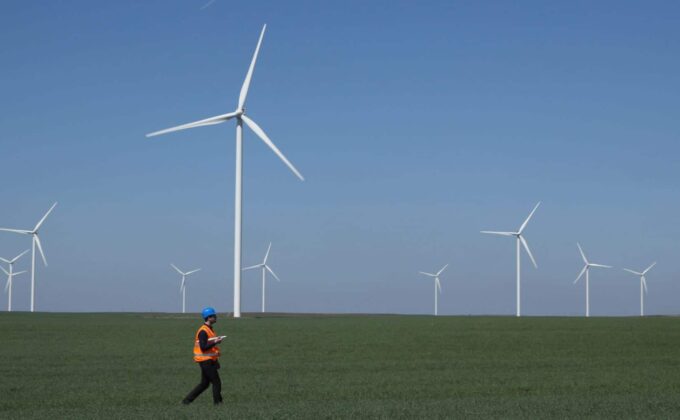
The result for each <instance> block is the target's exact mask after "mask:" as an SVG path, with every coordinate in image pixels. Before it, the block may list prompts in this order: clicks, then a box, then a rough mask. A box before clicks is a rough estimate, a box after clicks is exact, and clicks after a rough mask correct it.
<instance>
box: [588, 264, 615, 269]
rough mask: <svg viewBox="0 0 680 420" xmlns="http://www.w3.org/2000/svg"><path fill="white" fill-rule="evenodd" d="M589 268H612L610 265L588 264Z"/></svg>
mask: <svg viewBox="0 0 680 420" xmlns="http://www.w3.org/2000/svg"><path fill="white" fill-rule="evenodd" d="M589 265H590V266H591V267H600V268H613V267H612V266H611V265H602V264H589Z"/></svg>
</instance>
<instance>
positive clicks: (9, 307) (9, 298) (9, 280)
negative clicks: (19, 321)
mask: <svg viewBox="0 0 680 420" xmlns="http://www.w3.org/2000/svg"><path fill="white" fill-rule="evenodd" d="M28 251H30V250H29V249H27V250H26V251H24V252H22V253H21V254H19V255H17V256H16V257H14V258H12V259H11V260H6V259H4V258H0V261H2V262H4V263H7V264H8V265H9V271H7V270H5V268H4V267H1V266H0V269H2V271H3V272H4V273H5V274H7V284H5V292H7V294H8V296H7V312H12V278H13V277H14V276H18V275H19V274H23V273H25V272H26V271H18V272H16V273H15V272H14V263H15V262H17V260H18V259H19V258H21V257H23V256H24V254H26V253H27V252H28Z"/></svg>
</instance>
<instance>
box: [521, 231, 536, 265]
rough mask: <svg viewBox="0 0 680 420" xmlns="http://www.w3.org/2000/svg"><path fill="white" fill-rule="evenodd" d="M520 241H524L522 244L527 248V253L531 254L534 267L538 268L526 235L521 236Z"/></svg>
mask: <svg viewBox="0 0 680 420" xmlns="http://www.w3.org/2000/svg"><path fill="white" fill-rule="evenodd" d="M519 240H520V242H522V245H524V249H526V251H527V254H529V258H531V262H532V263H534V268H538V265H536V260H535V259H534V256H533V255H531V250H530V249H529V244H528V243H527V240H526V239H524V236H521V235H520V237H519Z"/></svg>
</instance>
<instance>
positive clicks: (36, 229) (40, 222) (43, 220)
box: [33, 202, 57, 232]
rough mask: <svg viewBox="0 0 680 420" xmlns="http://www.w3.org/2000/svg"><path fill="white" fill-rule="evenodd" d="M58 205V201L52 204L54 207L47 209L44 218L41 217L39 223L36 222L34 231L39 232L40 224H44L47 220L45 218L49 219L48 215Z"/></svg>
mask: <svg viewBox="0 0 680 420" xmlns="http://www.w3.org/2000/svg"><path fill="white" fill-rule="evenodd" d="M56 206H57V203H56V202H55V203H54V204H52V207H50V209H49V210H47V213H45V215H44V216H43V217H42V219H40V221H39V222H38V224H36V225H35V227H34V228H33V231H34V232H37V231H38V229H40V226H42V224H43V223H44V222H45V219H47V216H49V215H50V213H52V210H54V208H55V207H56Z"/></svg>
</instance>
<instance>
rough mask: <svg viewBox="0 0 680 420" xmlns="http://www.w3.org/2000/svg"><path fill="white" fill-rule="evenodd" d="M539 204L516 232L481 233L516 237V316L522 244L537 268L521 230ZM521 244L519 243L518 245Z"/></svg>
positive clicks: (518, 302)
mask: <svg viewBox="0 0 680 420" xmlns="http://www.w3.org/2000/svg"><path fill="white" fill-rule="evenodd" d="M540 205H541V202H540V201H539V202H538V204H536V206H535V207H534V209H533V210H531V213H529V217H527V218H526V220H525V221H524V223H522V226H520V227H519V230H518V231H517V232H496V231H489V230H483V231H482V233H488V234H490V235H500V236H510V237H513V236H514V237H515V238H516V239H517V316H520V313H521V311H520V308H521V307H520V247H521V246H524V249H525V250H526V252H527V254H528V255H529V258H531V262H532V263H533V264H534V267H535V268H538V265H536V260H535V259H534V256H533V255H531V250H529V244H528V243H527V240H526V239H524V236H522V232H524V229H525V228H526V227H527V224H528V223H529V220H531V217H532V216H533V215H534V212H535V211H536V209H537V208H538V206H540ZM520 244H521V245H520Z"/></svg>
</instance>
